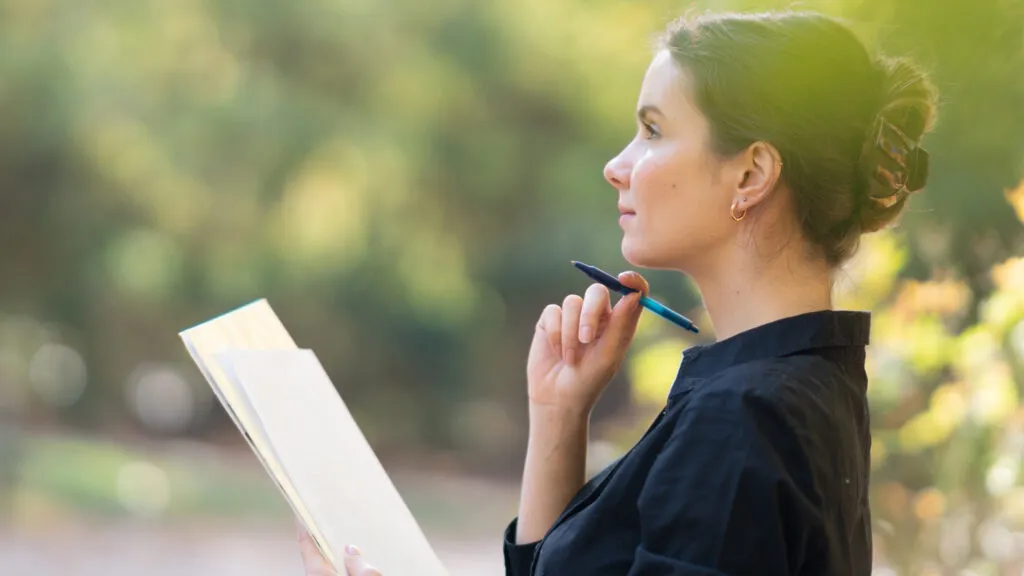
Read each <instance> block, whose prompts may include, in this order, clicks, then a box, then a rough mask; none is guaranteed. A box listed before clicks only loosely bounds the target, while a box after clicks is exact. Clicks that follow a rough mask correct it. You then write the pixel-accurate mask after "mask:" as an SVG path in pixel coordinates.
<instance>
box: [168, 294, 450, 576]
mask: <svg viewBox="0 0 1024 576" xmlns="http://www.w3.org/2000/svg"><path fill="white" fill-rule="evenodd" d="M180 336H181V339H182V340H183V342H184V343H185V347H186V348H188V351H189V353H190V354H191V355H192V358H193V360H195V362H196V364H197V365H198V366H199V369H200V371H202V373H203V376H205V378H206V380H207V382H209V384H210V387H211V388H213V391H214V392H215V393H216V395H217V398H218V399H219V400H220V402H221V404H222V405H223V406H224V408H225V410H226V411H227V412H228V414H230V415H231V418H232V420H234V422H235V425H237V426H238V429H239V430H240V431H241V433H242V435H243V436H244V437H245V438H246V440H247V441H248V442H249V445H250V447H251V448H252V450H253V452H254V453H255V454H256V457H257V458H258V459H259V460H260V462H261V463H262V464H263V466H264V468H266V470H267V473H268V474H269V475H270V477H271V478H272V479H273V481H274V482H275V484H276V485H277V486H278V488H279V489H280V490H281V492H282V493H283V494H284V497H285V499H286V500H287V501H288V504H289V505H290V506H291V507H292V509H293V510H294V511H295V514H296V515H297V516H298V517H299V519H300V520H301V521H302V522H303V524H304V525H305V527H306V529H307V530H308V531H309V533H310V535H311V536H312V537H313V541H314V542H316V544H317V546H318V547H319V548H320V551H321V552H322V553H323V554H324V556H325V557H326V558H327V560H328V561H329V562H331V564H333V565H334V567H335V569H337V570H338V571H339V573H341V574H344V570H345V568H344V566H343V562H342V554H343V551H344V547H345V546H346V545H348V544H355V545H357V546H359V548H360V550H362V552H363V554H364V555H365V556H366V558H367V560H368V561H369V562H370V563H371V564H373V565H374V566H376V567H377V568H378V569H380V571H381V572H382V573H383V574H384V575H385V576H406V575H409V576H412V575H417V576H419V575H422V576H434V575H438V576H440V575H444V574H446V572H445V570H444V567H443V566H442V564H441V562H440V560H439V559H438V557H437V555H436V554H435V553H434V551H433V549H432V548H431V547H430V544H429V542H427V539H426V537H425V535H424V534H423V531H422V530H421V529H420V527H419V525H418V524H417V522H416V519H415V518H414V517H413V515H412V513H411V512H410V511H409V508H408V507H407V506H406V504H405V502H404V501H403V500H402V497H401V495H400V494H399V493H398V491H397V489H396V488H395V486H394V484H392V482H391V479H390V478H389V477H388V475H387V473H386V472H385V470H384V468H383V466H381V464H380V461H379V460H378V459H377V456H376V455H375V454H374V452H373V449H372V448H371V447H370V445H369V443H368V442H367V441H366V438H365V437H364V436H363V434H362V432H361V431H360V429H359V426H358V425H357V424H356V422H355V420H354V419H353V418H352V415H351V414H350V413H349V411H348V409H347V408H346V406H345V403H344V402H343V401H342V399H341V397H340V396H339V395H338V392H337V390H336V389H335V387H334V385H333V384H332V383H331V381H330V379H329V378H328V376H327V374H326V372H325V371H324V369H323V367H322V366H321V365H320V362H319V361H318V360H317V358H316V355H315V354H314V353H313V352H312V351H311V350H304V349H300V348H298V347H297V346H296V345H295V342H294V341H293V340H292V338H291V336H290V335H289V334H288V331H287V330H286V329H285V327H284V325H283V324H282V323H281V321H280V320H279V319H278V317H277V315H276V314H274V311H273V310H272V309H271V308H270V305H269V304H268V303H267V301H266V300H257V301H255V302H252V303H250V304H248V305H245V306H242V307H241V308H238V309H236V310H233V311H231V312H229V313H227V314H224V315H222V316H219V317H216V318H214V319H212V320H209V321H207V322H204V323H202V324H199V325H197V326H194V327H192V328H189V329H187V330H184V331H183V332H181V334H180Z"/></svg>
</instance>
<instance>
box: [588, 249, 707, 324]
mask: <svg viewBox="0 0 1024 576" xmlns="http://www.w3.org/2000/svg"><path fill="white" fill-rule="evenodd" d="M571 262H572V265H573V266H575V267H576V268H579V269H580V271H582V272H583V273H584V274H586V275H587V276H590V278H591V279H593V280H594V281H595V282H599V283H601V284H604V285H605V286H607V287H608V288H609V289H610V290H614V291H615V292H618V293H619V294H622V295H623V296H625V295H626V294H631V293H633V292H636V289H635V288H630V287H628V286H624V285H623V284H622V282H619V279H618V278H616V277H615V276H612V275H611V274H609V273H607V272H605V271H604V270H601V269H600V268H598V267H596V266H590V265H589V264H584V263H583V262H577V261H575V260H571ZM640 305H641V306H643V307H644V308H647V309H648V310H650V311H651V312H654V313H655V314H657V315H658V316H661V317H662V318H664V319H666V320H668V321H669V322H674V323H675V324H678V325H679V326H682V327H683V328H686V329H687V330H689V331H691V332H694V333H700V330H698V329H697V326H696V325H695V324H694V323H693V322H691V321H690V319H689V318H687V317H686V316H683V315H682V314H680V313H678V312H676V311H675V310H672V309H671V308H669V307H668V306H665V305H664V304H662V303H661V302H658V301H657V300H652V299H650V298H648V297H647V296H640Z"/></svg>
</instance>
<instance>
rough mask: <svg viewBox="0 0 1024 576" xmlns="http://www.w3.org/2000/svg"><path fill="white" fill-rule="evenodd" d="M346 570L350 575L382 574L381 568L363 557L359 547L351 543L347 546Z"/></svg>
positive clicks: (371, 575) (377, 575)
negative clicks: (371, 564)
mask: <svg viewBox="0 0 1024 576" xmlns="http://www.w3.org/2000/svg"><path fill="white" fill-rule="evenodd" d="M345 571H346V572H348V576H381V573H380V570H377V569H376V568H374V567H373V566H370V564H369V562H367V561H366V559H365V558H363V555H362V553H361V552H360V551H359V548H356V547H355V546H351V545H350V546H346V547H345Z"/></svg>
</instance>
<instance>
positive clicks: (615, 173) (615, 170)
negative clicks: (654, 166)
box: [604, 150, 633, 190]
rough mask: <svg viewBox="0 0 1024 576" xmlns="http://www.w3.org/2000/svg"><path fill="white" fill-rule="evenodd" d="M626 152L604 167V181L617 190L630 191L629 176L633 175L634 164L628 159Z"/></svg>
mask: <svg viewBox="0 0 1024 576" xmlns="http://www.w3.org/2000/svg"><path fill="white" fill-rule="evenodd" d="M625 152H626V151H625V150H623V151H622V152H621V153H619V155H618V156H616V157H615V158H612V159H611V160H609V161H608V163H607V164H605V165H604V179H605V180H607V181H608V183H609V184H611V185H612V186H614V187H615V189H616V190H628V189H629V176H630V174H632V173H633V163H632V162H630V161H629V160H628V159H627V158H626V154H625Z"/></svg>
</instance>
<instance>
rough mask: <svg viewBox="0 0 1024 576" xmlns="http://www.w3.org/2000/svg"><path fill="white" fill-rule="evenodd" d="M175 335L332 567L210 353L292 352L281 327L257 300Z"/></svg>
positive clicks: (250, 414) (250, 413) (251, 417)
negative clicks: (281, 350) (228, 351)
mask: <svg viewBox="0 0 1024 576" xmlns="http://www.w3.org/2000/svg"><path fill="white" fill-rule="evenodd" d="M179 336H180V337H181V339H182V341H183V342H184V344H185V347H186V349H188V352H189V354H190V355H191V356H192V359H193V360H194V361H195V363H196V365H197V366H198V367H199V370H200V372H202V374H203V376H204V377H205V378H206V381H207V382H208V383H209V384H210V387H211V388H212V389H213V391H214V393H215V394H216V395H217V398H218V400H220V402H221V405H223V406H224V409H225V411H227V413H228V414H229V415H230V416H231V419H232V420H233V421H234V423H235V425H236V426H237V427H238V430H239V431H240V432H241V433H242V436H243V437H244V438H245V440H246V441H247V442H248V443H249V446H250V447H251V448H252V451H253V453H254V454H255V456H256V458H257V460H259V462H260V463H261V464H262V465H263V467H264V468H265V469H266V471H267V474H268V475H269V476H270V478H271V480H272V481H273V482H274V484H275V485H276V486H277V487H278V489H279V490H280V491H281V493H282V494H283V495H284V497H285V500H286V501H287V502H288V504H289V505H290V506H291V507H292V510H293V511H294V512H295V515H296V516H298V517H299V519H300V520H301V521H302V523H303V525H304V526H305V527H306V530H307V531H308V532H309V534H310V536H311V537H312V538H313V541H314V542H315V543H316V545H317V547H318V548H319V549H320V551H321V552H322V553H323V554H324V556H325V557H326V558H327V560H328V561H329V562H331V563H332V564H333V563H334V560H335V558H334V557H333V554H332V553H331V551H330V550H328V549H327V547H326V546H325V545H324V537H323V534H322V533H321V532H320V530H319V528H318V527H317V526H316V525H315V523H314V522H313V519H312V516H310V514H309V511H308V509H307V507H306V506H305V505H304V504H303V502H302V501H301V500H300V499H299V497H298V494H297V492H296V491H295V488H294V487H293V486H292V483H291V480H290V479H289V478H288V475H287V474H286V473H285V471H284V468H282V466H281V465H280V463H279V460H278V455H277V454H275V453H274V449H273V447H272V446H271V444H270V442H269V440H268V439H267V437H266V434H265V432H264V430H263V428H262V426H261V425H260V424H259V418H258V417H257V416H256V411H255V410H254V409H253V407H252V405H251V404H250V403H249V400H248V398H247V397H246V396H245V395H244V394H243V393H241V391H239V390H238V389H237V388H236V386H235V381H234V379H233V378H230V377H228V376H227V375H226V374H225V373H224V371H223V369H222V368H221V366H220V364H218V363H217V360H216V355H217V354H218V353H220V352H223V351H225V350H240V349H253V350H274V349H292V350H295V349H297V347H296V345H295V341H294V340H292V337H291V335H290V334H288V331H287V330H286V329H285V327H284V324H282V323H281V320H280V319H279V318H278V317H277V314H275V313H274V311H273V309H271V307H270V304H269V303H268V302H267V301H266V300H265V299H260V300H256V301H255V302H252V303H250V304H247V305H245V306H242V307H239V308H237V309H235V310H232V311H230V312H228V313H226V314H222V315H221V316H218V317H216V318H213V319H211V320H208V321H206V322H203V323H201V324H198V325H196V326H193V327H192V328H189V329H187V330H184V331H182V332H181V333H180V334H179Z"/></svg>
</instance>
